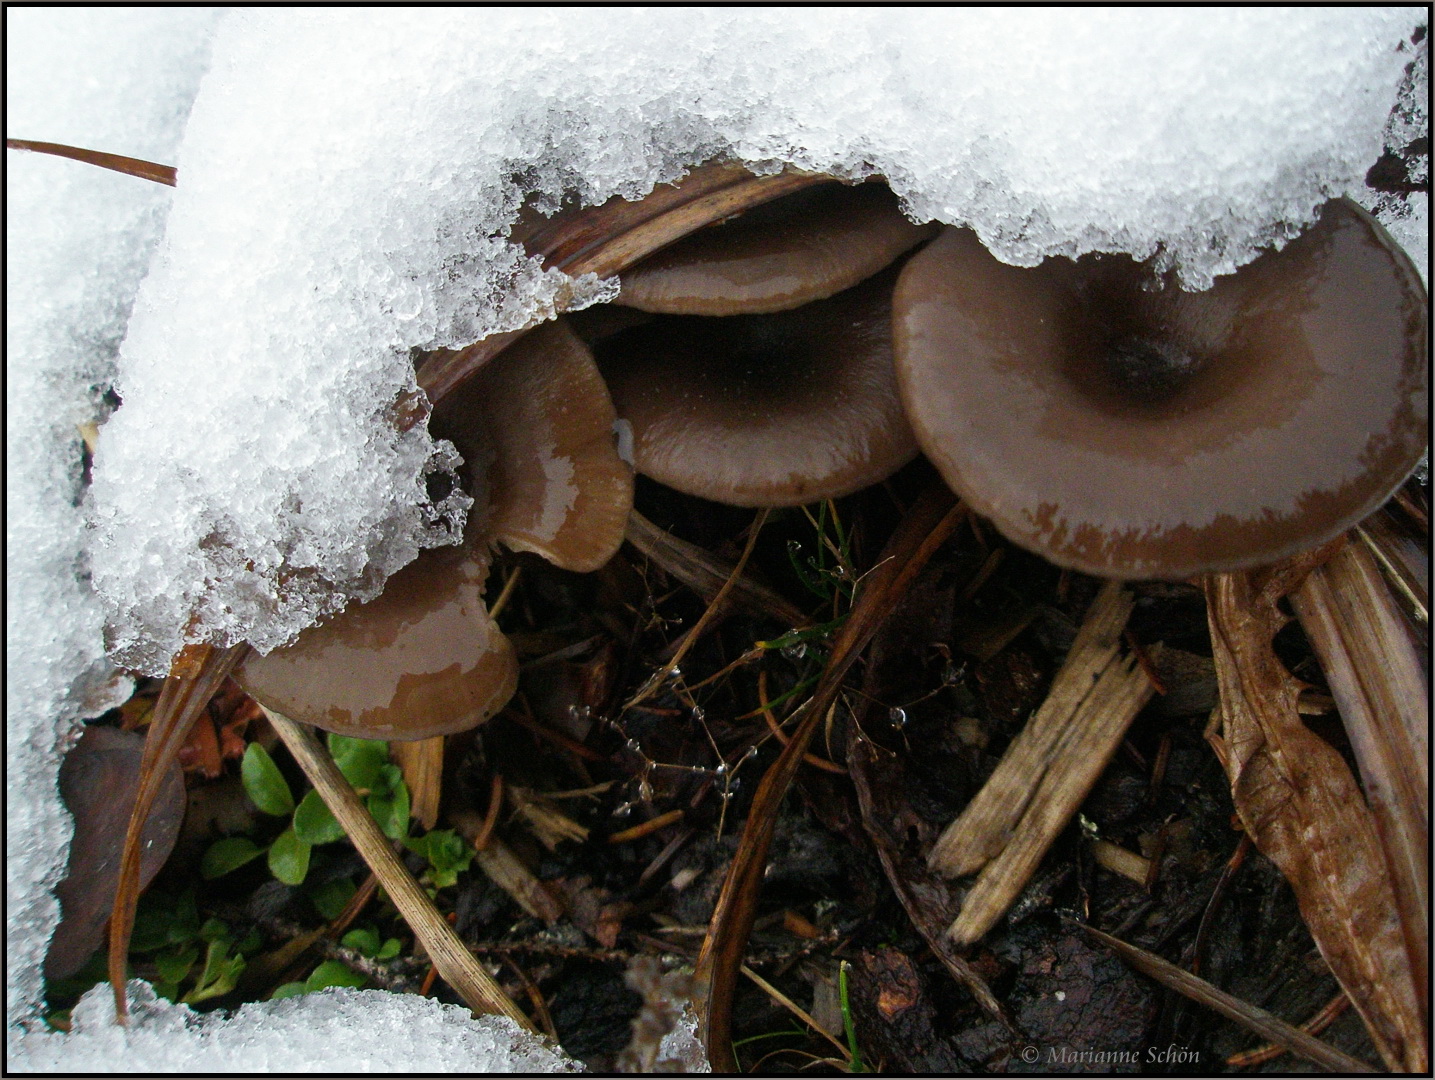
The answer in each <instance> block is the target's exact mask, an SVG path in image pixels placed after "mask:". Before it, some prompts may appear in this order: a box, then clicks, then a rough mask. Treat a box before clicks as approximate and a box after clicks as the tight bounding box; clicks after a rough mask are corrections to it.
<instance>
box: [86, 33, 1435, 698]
mask: <svg viewBox="0 0 1435 1080" xmlns="http://www.w3.org/2000/svg"><path fill="white" fill-rule="evenodd" d="M1420 18H1423V15H1422V14H1421V13H1420V12H1419V11H1418V10H1416V9H1372V8H1365V9H1351V8H1330V9H1231V10H1223V11H1222V12H1221V14H1220V17H1219V18H1213V17H1212V16H1211V14H1210V13H1209V12H1206V11H1201V10H1195V9H1159V10H1129V9H1107V10H1094V9H1085V8H1078V9H1071V10H1060V11H1054V10H1050V9H1014V10H1000V11H998V10H976V9H963V10H955V11H942V10H905V11H889V10H883V11H880V12H879V11H862V10H836V11H834V10H820V11H818V10H753V9H745V8H743V9H716V10H713V9H706V10H685V9H664V10H638V9H619V10H613V9H596V10H583V9H563V10H561V11H551V10H549V11H544V10H537V11H535V10H532V9H524V10H490V9H484V10H476V11H459V10H452V9H439V10H412V9H402V10H390V9H379V10H370V9H363V10H348V11H345V10H336V9H324V10H301V9H289V8H281V9H268V10H261V11H247V12H241V13H238V14H236V15H235V16H233V17H232V18H231V19H230V20H229V21H228V22H227V23H226V25H225V27H224V28H223V30H222V31H221V33H220V35H219V38H218V41H217V42H216V45H215V52H214V64H213V70H212V71H211V73H210V75H209V77H208V80H207V82H206V84H205V87H204V90H203V92H202V93H201V94H200V97H199V100H198V102H197V103H196V106H195V110H194V115H193V118H192V121H191V123H190V126H189V129H188V132H187V134H186V138H185V143H184V146H183V147H182V149H181V152H180V158H179V161H178V164H179V167H180V175H181V182H180V185H179V190H178V193H177V194H176V196H175V201H174V207H173V212H172V214H171V217H170V222H169V228H168V231H167V235H166V238H165V242H164V244H163V246H162V247H161V249H160V252H159V255H158V258H157V260H156V264H155V267H154V270H153V273H152V274H151V276H150V278H149V280H148V281H147V282H146V285H145V287H144V289H143V290H142V291H141V294H140V296H139V298H138V301H137V303H136V309H135V316H134V319H133V322H132V324H131V327H130V332H129V337H128V339H127V341H126V343H125V345H124V351H123V365H122V370H121V374H120V383H119V386H120V391H121V393H122V395H123V397H124V399H125V407H124V408H123V409H122V410H120V412H119V413H118V414H117V415H116V416H115V418H114V419H113V420H112V421H111V423H110V424H109V426H108V427H107V428H106V431H105V439H104V441H103V443H102V445H101V448H100V452H99V456H98V460H97V465H96V472H95V501H96V506H97V509H98V517H97V522H98V527H99V538H100V541H101V543H100V544H99V546H97V548H96V550H95V552H94V569H95V579H96V582H97V585H98V587H99V590H100V592H101V593H102V595H103V596H104V597H105V600H106V603H107V609H108V629H109V631H110V633H111V635H112V638H111V644H112V649H113V652H114V654H115V655H116V656H118V657H120V658H122V659H123V660H124V661H125V662H126V663H129V664H131V665H134V666H139V667H144V668H145V669H147V670H150V671H154V672H159V671H163V670H164V669H165V668H166V667H167V663H168V660H169V658H170V656H171V655H172V654H173V652H174V651H175V650H176V649H177V648H178V647H179V645H181V644H182V643H183V641H184V640H186V639H188V640H195V639H200V638H204V639H209V640H212V641H215V642H218V643H225V644H228V643H233V642H235V641H239V640H246V639H247V640H248V641H250V642H251V643H253V644H254V645H256V646H257V647H259V648H261V649H263V650H266V651H267V650H269V649H271V648H273V647H274V646H276V645H279V644H281V643H283V642H285V641H287V640H289V639H290V638H292V636H293V635H294V634H295V633H296V632H297V631H298V630H300V629H301V628H303V627H304V626H305V625H308V624H309V623H312V622H313V621H314V620H315V619H316V618H318V617H320V616H321V615H323V614H325V613H327V612H330V611H333V610H336V609H337V608H339V607H340V606H342V605H343V603H344V602H345V601H346V600H348V599H349V598H351V597H363V598H367V597H371V596H374V595H376V594H377V592H378V591H379V589H380V588H381V587H382V584H383V581H384V579H385V578H386V577H387V576H388V575H389V574H391V573H392V572H393V571H394V570H396V569H397V568H398V567H399V566H401V565H403V564H404V563H407V562H408V561H410V560H411V559H412V558H413V557H414V555H415V554H416V553H417V552H418V550H419V549H420V548H421V547H424V546H429V545H433V544H438V543H445V542H448V541H449V540H450V539H451V538H452V536H453V526H454V523H456V522H457V521H458V520H459V519H460V518H461V511H462V508H461V507H457V506H454V507H449V508H439V509H436V508H434V507H432V506H430V505H428V502H427V498H426V495H425V485H424V475H425V473H426V471H431V470H436V469H442V468H446V467H448V466H449V465H451V461H448V462H446V461H443V460H440V459H439V458H436V457H435V454H436V453H437V454H439V455H442V452H443V449H444V448H442V447H435V446H434V445H433V444H432V442H431V441H430V439H429V437H428V435H427V434H426V432H425V431H424V429H423V427H422V425H418V426H415V427H411V428H408V429H407V430H405V431H399V430H397V429H398V428H399V427H401V426H402V425H400V424H399V423H398V422H397V420H396V417H397V415H398V414H399V413H401V412H402V411H403V404H402V403H404V402H406V401H407V400H408V399H409V398H410V397H411V396H412V395H413V393H414V386H415V384H414V380H413V375H412V371H411V364H410V360H409V350H410V349H412V348H413V347H424V348H431V347H434V346H442V345H448V346H452V345H462V344H466V343H468V342H471V341H473V340H476V339H477V338H479V337H481V336H483V335H485V334H487V333H491V332H493V331H496V330H501V329H506V328H510V327H516V326H520V325H522V324H524V323H526V322H528V321H531V320H532V319H534V318H536V317H543V316H546V315H547V314H548V313H550V312H551V311H552V310H554V309H555V308H562V307H564V306H568V305H574V306H580V305H581V304H583V303H587V302H591V301H593V300H595V299H599V298H603V297H606V296H610V295H611V286H608V287H605V286H603V285H601V284H600V283H597V282H593V281H589V282H579V283H575V282H571V281H569V280H568V279H566V278H563V277H562V276H561V275H558V274H555V273H549V274H543V273H541V272H540V271H539V270H538V268H537V267H536V266H534V265H533V264H532V263H530V262H529V261H528V260H527V259H526V258H524V257H523V256H522V254H521V253H520V252H519V251H518V250H517V249H516V248H515V247H513V246H511V245H507V244H505V243H504V242H503V241H502V237H503V235H504V234H505V233H506V231H507V229H508V227H509V225H510V223H511V221H512V220H513V219H514V215H515V213H516V211H517V209H518V207H519V205H520V204H521V202H522V201H523V200H524V199H525V198H530V197H531V198H534V199H535V200H536V202H537V204H538V205H539V206H541V207H545V208H549V209H551V208H555V207H556V206H557V205H558V204H559V202H560V200H561V199H562V198H564V197H565V196H566V197H570V198H577V199H581V200H582V201H583V202H585V203H597V202H601V201H602V200H604V199H606V198H608V197H609V196H611V195H613V194H615V193H620V194H622V195H625V196H627V197H630V198H638V197H641V196H642V195H644V194H645V193H647V192H648V191H650V190H651V189H652V187H653V185H654V184H656V183H658V182H662V181H670V180H674V179H677V178H678V177H680V176H681V175H682V174H683V173H684V171H685V170H686V169H687V168H689V167H691V166H692V165H695V164H697V163H699V162H702V161H705V160H709V159H712V158H718V157H735V158H739V159H741V160H744V161H746V162H748V163H750V164H751V166H752V167H753V168H754V169H756V170H759V171H760V170H770V169H775V168H777V167H778V166H779V165H780V164H781V163H783V162H790V163H793V164H795V165H799V166H801V167H803V168H807V169H814V170H820V171H825V172H829V173H832V174H834V175H837V176H842V177H850V178H856V177H862V176H867V175H871V174H874V173H880V174H882V175H884V176H886V177H887V178H888V180H889V181H890V182H891V184H892V186H893V188H894V189H895V190H896V191H897V192H898V193H899V194H900V195H902V196H903V197H904V199H905V200H906V205H907V207H908V209H909V211H910V212H911V213H912V215H913V216H914V217H916V218H919V219H923V220H925V219H929V218H937V219H940V220H942V221H947V222H951V223H954V224H969V225H971V226H973V227H974V228H975V229H976V230H977V231H978V232H979V233H980V235H981V236H982V238H983V239H984V240H985V241H986V243H987V244H988V246H990V247H991V248H992V249H993V251H994V252H996V254H997V255H998V256H999V257H1001V258H1003V259H1006V260H1008V261H1010V262H1014V263H1020V264H1033V263H1035V262H1037V261H1039V260H1040V259H1041V258H1042V257H1043V256H1046V255H1050V254H1054V253H1062V254H1068V255H1075V254H1079V253H1081V252H1084V251H1089V250H1094V249H1104V250H1122V251H1129V252H1131V253H1133V254H1135V255H1137V256H1139V257H1146V256H1149V255H1152V254H1155V253H1159V254H1160V257H1161V258H1162V259H1163V260H1164V261H1165V262H1167V263H1170V264H1172V265H1174V266H1176V267H1177V268H1178V269H1179V270H1180V272H1181V274H1182V275H1184V278H1185V280H1186V281H1188V282H1189V283H1190V284H1192V285H1196V286H1201V285H1204V284H1206V283H1208V282H1209V281H1210V279H1211V276H1212V275H1213V274H1217V273H1221V272H1225V271H1229V270H1231V269H1233V268H1234V267H1236V266H1237V265H1239V264H1241V263H1243V262H1245V261H1247V260H1249V259H1250V258H1252V257H1253V256H1254V255H1255V254H1256V253H1257V251H1258V250H1259V249H1260V248H1261V246H1263V245H1268V244H1270V243H1272V242H1281V241H1283V240H1284V239H1286V238H1288V237H1289V236H1291V235H1293V234H1294V233H1295V232H1296V231H1298V230H1299V228H1300V227H1301V226H1302V225H1304V224H1307V223H1308V222H1309V221H1311V220H1313V217H1314V210H1315V208H1316V207H1317V206H1318V205H1319V204H1320V203H1321V202H1323V201H1324V200H1325V199H1327V198H1329V197H1331V196H1333V195H1339V194H1342V193H1346V192H1353V191H1358V190H1360V188H1361V183H1362V179H1363V177H1364V174H1365V171H1366V170H1367V169H1368V168H1369V166H1370V165H1371V164H1372V163H1373V162H1374V160H1375V159H1376V158H1377V157H1378V156H1379V153H1380V150H1381V143H1382V128H1383V126H1384V124H1385V122H1386V119H1387V117H1388V115H1389V113H1390V110H1391V105H1392V103H1393V101H1394V100H1395V92H1396V89H1397V86H1398V84H1399V81H1400V77H1401V74H1402V69H1403V65H1404V63H1405V61H1406V60H1408V59H1409V56H1410V52H1409V49H1410V46H1409V44H1408V41H1406V38H1407V37H1408V35H1409V33H1410V31H1411V28H1412V26H1413V24H1414V23H1415V22H1416V21H1417V20H1419V19H1420ZM1402 48H1403V49H1404V51H1401V49H1402ZM444 509H447V510H448V511H449V512H448V513H447V514H446V515H445V514H444V512H443V510H444ZM445 522H447V525H445V524H444V523H445Z"/></svg>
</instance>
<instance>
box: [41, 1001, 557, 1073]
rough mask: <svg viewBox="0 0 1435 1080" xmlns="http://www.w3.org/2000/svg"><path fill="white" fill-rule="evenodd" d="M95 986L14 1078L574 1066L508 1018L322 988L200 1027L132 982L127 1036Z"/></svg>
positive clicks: (201, 1022)
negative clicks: (29, 1074)
mask: <svg viewBox="0 0 1435 1080" xmlns="http://www.w3.org/2000/svg"><path fill="white" fill-rule="evenodd" d="M114 1016H115V1006H114V997H113V995H112V994H111V993H110V989H109V987H108V986H97V987H95V988H94V989H93V990H91V991H90V992H89V993H87V994H86V995H85V996H84V997H83V998H81V999H80V1003H79V1004H78V1005H76V1006H75V1008H74V1010H73V1012H72V1013H71V1022H72V1030H71V1032H70V1033H69V1034H67V1035H56V1036H53V1037H51V1038H48V1039H44V1040H34V1041H32V1042H31V1044H29V1045H27V1046H26V1047H25V1050H26V1054H25V1056H24V1058H23V1060H21V1061H16V1062H12V1065H14V1066H15V1067H16V1068H17V1069H19V1070H24V1071H35V1072H66V1073H76V1072H80V1073H108V1072H124V1073H138V1074H154V1073H166V1072H167V1073H182V1074H185V1075H190V1076H193V1075H196V1074H201V1075H202V1074H204V1073H228V1072H238V1073H257V1072H279V1073H286V1072H288V1073H292V1072H311V1071H318V1072H326V1073H329V1074H330V1075H338V1076H344V1075H347V1074H350V1073H384V1072H430V1073H458V1074H461V1075H462V1074H472V1073H567V1072H579V1071H580V1070H581V1068H582V1067H581V1066H580V1065H579V1064H578V1063H577V1062H575V1061H574V1060H573V1059H571V1058H569V1057H568V1056H567V1055H565V1054H563V1053H562V1052H561V1051H557V1050H555V1049H553V1048H552V1047H551V1046H549V1045H548V1044H546V1043H544V1042H543V1041H541V1040H539V1039H538V1038H536V1037H535V1036H533V1035H530V1034H529V1033H528V1032H526V1031H524V1030H523V1029H522V1028H520V1027H519V1026H518V1025H517V1024H516V1023H514V1022H513V1021H512V1020H510V1019H509V1018H508V1017H506V1016H485V1017H482V1018H480V1019H478V1020H475V1019H474V1018H473V1017H472V1016H471V1015H470V1014H469V1012H468V1010H467V1009H463V1008H460V1007H458V1006H457V1005H441V1004H439V1003H438V1002H435V1001H432V1000H430V999H428V998H423V997H419V996H418V995H416V994H390V993H386V992H384V991H381V990H347V989H328V990H321V991H319V992H318V993H316V994H308V995H306V996H304V997H298V998H288V999H286V1000H283V1001H266V1002H262V1003H257V1004H250V1005H244V1006H242V1007H241V1008H239V1009H237V1010H235V1012H234V1013H233V1014H232V1015H224V1014H221V1013H210V1014H208V1015H204V1016H201V1015H199V1014H198V1013H196V1012H194V1010H193V1009H191V1008H189V1007H188V1006H187V1005H172V1004H170V1003H169V1002H168V1001H165V1000H164V999H163V998H156V997H155V994H154V991H153V990H152V989H151V988H150V986H149V984H148V983H143V982H139V981H138V980H136V981H134V982H132V983H130V1017H131V1022H130V1026H129V1028H128V1029H126V1028H123V1027H120V1026H118V1025H117V1024H115V1022H114Z"/></svg>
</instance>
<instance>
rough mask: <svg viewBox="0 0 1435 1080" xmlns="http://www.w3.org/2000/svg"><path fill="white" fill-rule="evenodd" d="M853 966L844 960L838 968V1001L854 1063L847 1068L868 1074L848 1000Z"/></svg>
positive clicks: (843, 1027) (852, 1071)
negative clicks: (848, 984)
mask: <svg viewBox="0 0 1435 1080" xmlns="http://www.w3.org/2000/svg"><path fill="white" fill-rule="evenodd" d="M850 967H851V965H850V964H848V963H847V961H846V960H843V961H842V963H841V964H840V965H838V968H837V1000H838V1001H839V1002H840V1003H841V1006H842V1029H843V1030H844V1031H846V1032H847V1051H848V1053H850V1054H851V1055H852V1061H851V1062H850V1063H849V1064H848V1066H847V1071H848V1072H850V1073H863V1072H866V1071H867V1069H866V1067H865V1066H864V1065H863V1064H862V1049H861V1047H859V1046H858V1045H857V1029H856V1028H855V1027H853V1026H852V1005H851V1003H850V1002H849V1001H848V999H847V970H848V968H850Z"/></svg>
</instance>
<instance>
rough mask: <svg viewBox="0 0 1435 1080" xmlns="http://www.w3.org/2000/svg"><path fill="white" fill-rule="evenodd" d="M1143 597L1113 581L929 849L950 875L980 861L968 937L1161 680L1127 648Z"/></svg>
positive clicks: (1003, 901)
mask: <svg viewBox="0 0 1435 1080" xmlns="http://www.w3.org/2000/svg"><path fill="white" fill-rule="evenodd" d="M1132 606H1133V602H1132V600H1131V597H1130V594H1129V593H1127V592H1126V591H1125V590H1124V589H1123V588H1122V587H1121V586H1120V585H1119V584H1118V583H1116V582H1108V583H1107V584H1105V585H1104V586H1103V587H1102V589H1101V591H1100V592H1099V593H1098V594H1097V597H1096V600H1095V601H1094V602H1093V603H1092V605H1091V609H1090V610H1089V611H1088V612H1087V615H1086V620H1085V621H1084V622H1083V624H1082V627H1081V630H1080V632H1079V633H1078V634H1077V637H1076V641H1075V643H1074V644H1073V645H1072V648H1071V652H1070V653H1069V654H1068V656H1067V658H1066V662H1065V663H1064V664H1062V666H1061V669H1060V670H1059V671H1058V672H1057V674H1056V678H1055V679H1054V680H1053V681H1052V685H1051V690H1050V691H1049V693H1048V694H1047V697H1046V701H1045V702H1043V703H1042V706H1041V708H1039V709H1038V710H1037V711H1036V713H1035V714H1034V715H1033V716H1032V718H1031V719H1030V720H1029V721H1028V722H1027V725H1026V727H1025V728H1024V729H1023V730H1022V733H1021V734H1020V735H1019V736H1017V738H1016V739H1015V740H1013V742H1012V744H1011V746H1010V747H1009V748H1008V750H1007V752H1006V754H1005V755H1004V756H1003V757H1002V760H1001V762H1000V763H999V764H998V765H997V768H996V770H995V771H994V772H993V773H992V776H991V778H990V779H989V780H988V781H987V783H986V784H985V785H984V786H983V787H982V789H981V791H979V792H977V794H976V796H975V797H974V798H973V799H972V801H971V803H969V804H968V806H967V808H966V809H965V810H964V811H962V813H961V815H960V816H958V818H957V819H956V821H954V822H953V823H952V824H951V825H950V826H948V828H947V830H946V832H944V833H943V834H942V837H941V839H939V840H938V841H937V843H936V845H935V846H934V847H933V849H932V852H931V855H930V856H929V859H928V861H929V864H930V865H931V867H932V869H933V870H935V871H937V872H938V873H940V874H943V875H945V876H947V877H958V876H961V875H963V874H971V873H976V872H978V871H980V876H979V877H978V878H977V881H976V883H975V884H974V885H973V887H972V890H971V892H970V893H969V894H968V896H967V900H966V903H965V904H964V905H963V907H962V910H961V913H960V914H959V915H958V916H957V918H956V921H954V922H953V923H952V927H951V930H950V931H949V933H950V934H951V936H952V938H953V939H955V940H956V942H957V943H958V944H962V945H968V944H971V943H972V942H975V941H976V940H977V939H979V938H980V937H981V936H982V935H983V934H985V933H986V932H987V931H988V930H990V929H991V927H992V926H993V925H994V924H995V923H996V921H997V920H998V919H999V918H1001V916H1002V915H1003V914H1004V913H1005V912H1006V910H1007V908H1009V907H1010V906H1011V904H1012V901H1014V900H1015V899H1016V897H1017V895H1018V894H1019V893H1020V892H1021V890H1022V889H1023V888H1024V887H1025V885H1026V883H1027V880H1028V879H1029V878H1030V877H1031V874H1032V872H1033V871H1034V870H1035V869H1036V866H1037V864H1038V863H1039V862H1040V861H1041V858H1042V856H1043V855H1044V854H1045V853H1046V850H1047V848H1049V847H1050V846H1051V843H1052V841H1053V840H1055V839H1056V836H1057V834H1058V833H1059V832H1060V831H1061V830H1062V829H1063V828H1064V827H1065V826H1066V823H1067V822H1068V821H1069V820H1070V818H1071V815H1072V814H1073V813H1075V811H1076V808H1077V807H1078V806H1079V805H1080V804H1081V801H1082V800H1083V799H1084V798H1086V795H1087V794H1088V792H1090V790H1091V788H1092V785H1094V784H1095V783H1096V780H1097V778H1098V777H1099V776H1100V775H1101V771H1102V769H1104V768H1105V767H1106V763H1107V761H1109V760H1110V758H1111V755H1112V754H1113V753H1115V751H1116V748H1117V747H1118V746H1119V745H1120V743H1121V740H1122V738H1123V737H1124V736H1125V734H1126V729H1127V728H1128V727H1129V726H1130V724H1131V721H1132V720H1134V719H1135V717H1136V714H1137V713H1138V712H1140V711H1141V708H1142V706H1143V705H1145V704H1146V702H1147V701H1149V700H1150V699H1151V695H1152V694H1153V693H1154V688H1153V687H1152V685H1151V681H1150V679H1149V678H1148V677H1147V676H1146V674H1145V672H1143V671H1142V670H1141V668H1140V667H1139V666H1137V665H1136V663H1135V662H1134V660H1132V659H1131V658H1129V657H1127V658H1123V657H1122V656H1121V655H1120V643H1121V635H1122V632H1123V630H1124V629H1125V627H1126V620H1127V619H1128V618H1129V617H1130V614H1131V609H1132Z"/></svg>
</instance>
